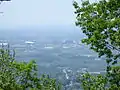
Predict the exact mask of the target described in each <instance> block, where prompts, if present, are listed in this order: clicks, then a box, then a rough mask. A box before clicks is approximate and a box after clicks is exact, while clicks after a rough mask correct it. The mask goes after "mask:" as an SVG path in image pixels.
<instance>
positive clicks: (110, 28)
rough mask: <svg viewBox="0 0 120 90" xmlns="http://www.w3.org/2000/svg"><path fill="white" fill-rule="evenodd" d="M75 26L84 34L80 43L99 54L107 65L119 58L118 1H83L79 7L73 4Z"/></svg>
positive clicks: (119, 7)
mask: <svg viewBox="0 0 120 90" xmlns="http://www.w3.org/2000/svg"><path fill="white" fill-rule="evenodd" d="M73 5H74V7H75V9H76V11H75V13H76V15H77V17H76V19H77V21H76V25H77V26H80V27H81V30H82V31H83V33H84V34H86V36H87V38H85V39H83V40H82V42H83V43H86V44H88V45H90V48H91V49H92V50H94V51H95V52H97V53H98V54H99V57H101V56H103V55H105V56H106V58H107V59H106V61H107V63H108V64H115V63H117V60H118V59H119V58H120V0H101V1H99V2H98V3H90V2H89V1H88V0H87V1H83V3H82V5H81V7H80V6H79V5H78V3H77V2H74V4H73Z"/></svg>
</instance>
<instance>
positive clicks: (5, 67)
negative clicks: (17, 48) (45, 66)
mask: <svg viewBox="0 0 120 90" xmlns="http://www.w3.org/2000/svg"><path fill="white" fill-rule="evenodd" d="M0 88H1V89H2V90H26V89H31V90H60V84H59V83H57V81H56V80H55V79H54V78H50V77H49V76H48V75H42V76H40V77H39V76H38V74H37V65H36V63H35V61H30V62H28V63H26V62H18V61H16V60H15V53H14V52H11V51H10V49H9V47H8V48H7V49H5V48H3V47H2V49H0Z"/></svg>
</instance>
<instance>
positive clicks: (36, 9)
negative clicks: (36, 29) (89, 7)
mask: <svg viewBox="0 0 120 90" xmlns="http://www.w3.org/2000/svg"><path fill="white" fill-rule="evenodd" d="M78 1H80V0H78ZM72 2H73V0H12V1H11V2H4V3H3V4H2V5H1V6H0V11H1V12H4V13H3V14H1V15H0V28H17V27H22V26H24V27H27V26H54V25H56V26H57V25H58V26H59V25H60V26H61V25H74V22H75V15H74V8H73V6H72Z"/></svg>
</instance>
